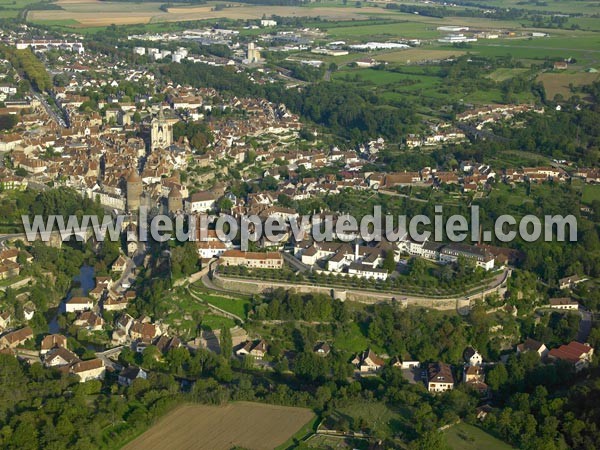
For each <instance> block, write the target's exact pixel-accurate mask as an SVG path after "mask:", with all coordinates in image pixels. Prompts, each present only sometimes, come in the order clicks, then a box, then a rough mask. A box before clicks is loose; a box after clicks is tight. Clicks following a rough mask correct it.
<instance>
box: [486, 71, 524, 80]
mask: <svg viewBox="0 0 600 450" xmlns="http://www.w3.org/2000/svg"><path fill="white" fill-rule="evenodd" d="M528 70H529V69H509V68H500V69H496V70H494V71H493V72H492V73H490V74H489V78H491V79H492V80H494V81H498V82H502V81H505V80H509V79H511V78H514V77H516V76H518V75H522V74H524V73H526V72H527V71H528Z"/></svg>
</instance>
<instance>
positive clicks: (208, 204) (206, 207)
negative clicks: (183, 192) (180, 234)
mask: <svg viewBox="0 0 600 450" xmlns="http://www.w3.org/2000/svg"><path fill="white" fill-rule="evenodd" d="M216 203H217V196H216V195H215V194H213V193H212V192H209V191H203V192H196V193H195V194H192V195H191V196H190V198H189V200H187V201H186V202H185V206H186V208H185V209H186V211H187V212H188V213H197V212H209V211H211V210H212V209H214V207H215V205H216Z"/></svg>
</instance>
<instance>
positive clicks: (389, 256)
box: [383, 250, 396, 273]
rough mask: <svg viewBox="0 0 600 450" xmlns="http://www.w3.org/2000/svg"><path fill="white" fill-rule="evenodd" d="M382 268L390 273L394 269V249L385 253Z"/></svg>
mask: <svg viewBox="0 0 600 450" xmlns="http://www.w3.org/2000/svg"><path fill="white" fill-rule="evenodd" d="M383 268H384V269H385V270H386V271H387V273H392V272H393V271H394V270H396V260H395V259H394V251H393V250H388V251H387V252H386V253H385V259H384V260H383Z"/></svg>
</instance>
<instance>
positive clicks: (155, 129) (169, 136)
mask: <svg viewBox="0 0 600 450" xmlns="http://www.w3.org/2000/svg"><path fill="white" fill-rule="evenodd" d="M172 144H173V125H171V123H170V122H169V121H168V120H166V119H165V116H164V113H163V109H162V106H161V107H160V111H159V112H158V117H155V118H154V119H152V129H151V130H150V150H154V149H157V148H167V147H170V146H171V145H172Z"/></svg>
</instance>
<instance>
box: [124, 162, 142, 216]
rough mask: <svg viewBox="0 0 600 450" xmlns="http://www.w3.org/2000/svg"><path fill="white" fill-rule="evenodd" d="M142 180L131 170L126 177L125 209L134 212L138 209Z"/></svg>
mask: <svg viewBox="0 0 600 450" xmlns="http://www.w3.org/2000/svg"><path fill="white" fill-rule="evenodd" d="M142 190H143V186H142V179H141V178H140V176H139V174H138V173H137V170H135V169H132V170H131V172H129V176H128V177H127V209H128V210H129V211H131V212H136V211H137V210H139V209H140V197H141V196H142Z"/></svg>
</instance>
